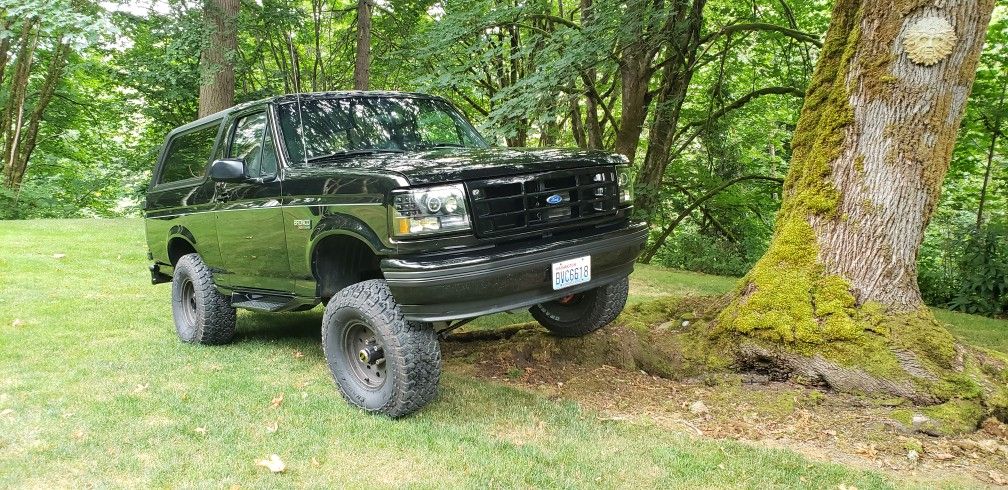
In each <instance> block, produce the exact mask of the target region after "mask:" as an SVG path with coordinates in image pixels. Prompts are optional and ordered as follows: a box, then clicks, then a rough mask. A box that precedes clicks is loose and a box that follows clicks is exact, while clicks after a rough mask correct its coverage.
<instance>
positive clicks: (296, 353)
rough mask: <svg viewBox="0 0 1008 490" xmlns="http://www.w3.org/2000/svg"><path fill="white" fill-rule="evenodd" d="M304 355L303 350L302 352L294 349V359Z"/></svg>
mask: <svg viewBox="0 0 1008 490" xmlns="http://www.w3.org/2000/svg"><path fill="white" fill-rule="evenodd" d="M302 357H304V353H303V352H301V351H299V350H296V351H294V359H301V358H302Z"/></svg>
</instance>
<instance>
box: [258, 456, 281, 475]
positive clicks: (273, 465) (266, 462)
mask: <svg viewBox="0 0 1008 490" xmlns="http://www.w3.org/2000/svg"><path fill="white" fill-rule="evenodd" d="M256 465H258V466H262V467H264V468H267V469H269V470H270V471H271V472H273V473H283V472H284V470H286V469H287V465H286V464H284V462H283V460H282V459H280V456H277V455H276V454H271V455H269V457H268V458H266V459H263V460H260V461H257V462H256Z"/></svg>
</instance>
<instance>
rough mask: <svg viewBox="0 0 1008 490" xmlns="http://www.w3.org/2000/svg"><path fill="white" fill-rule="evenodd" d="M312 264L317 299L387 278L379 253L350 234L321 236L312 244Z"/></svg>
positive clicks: (364, 239)
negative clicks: (362, 283) (359, 284)
mask: <svg viewBox="0 0 1008 490" xmlns="http://www.w3.org/2000/svg"><path fill="white" fill-rule="evenodd" d="M308 260H309V266H310V268H311V272H312V277H314V278H315V291H316V295H317V296H318V297H319V298H323V299H325V298H331V297H332V296H334V295H335V294H336V293H337V292H339V291H340V290H341V289H343V288H345V287H347V286H350V285H353V284H357V283H359V282H363V281H367V280H369V279H383V278H384V276H383V274H382V271H381V254H380V253H379V251H378V249H376V248H375V247H374V245H373V244H372V243H371V242H370V241H369V240H367V239H366V238H364V237H362V236H361V235H359V234H357V233H355V232H353V231H350V230H330V231H328V232H326V233H323V234H320V235H319V236H317V237H316V238H315V239H314V240H312V247H311V251H310V252H309V253H308Z"/></svg>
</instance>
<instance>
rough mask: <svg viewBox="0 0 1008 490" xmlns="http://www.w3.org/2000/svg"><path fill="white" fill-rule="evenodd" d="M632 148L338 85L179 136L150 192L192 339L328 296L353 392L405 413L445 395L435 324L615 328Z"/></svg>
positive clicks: (571, 331) (185, 331) (628, 228)
mask: <svg viewBox="0 0 1008 490" xmlns="http://www.w3.org/2000/svg"><path fill="white" fill-rule="evenodd" d="M625 163H626V160H625V159H623V158H621V157H617V156H613V155H609V154H606V153H601V152H594V151H574V150H517V149H507V148H492V147H490V145H488V144H487V142H486V141H485V140H484V139H483V138H482V137H481V136H480V134H479V133H478V132H477V131H476V130H475V129H474V128H473V127H472V125H471V124H470V123H469V122H468V121H467V120H466V119H465V117H463V115H462V114H461V113H460V112H459V111H458V110H457V109H455V108H454V107H453V106H452V105H451V104H450V103H448V102H447V101H446V100H444V99H441V98H438V97H432V96H427V95H421V94H403V93H387V92H331V93H315V94H297V95H285V96H280V97H275V98H271V99H268V100H263V101H259V102H252V103H247V104H243V105H240V106H237V107H234V108H232V109H229V110H227V111H224V112H220V113H217V114H214V115H211V116H208V117H205V118H203V119H200V120H198V121H195V122H193V123H191V124H188V125H185V126H183V127H180V128H178V129H175V130H174V131H172V132H171V133H170V134H169V135H168V137H167V140H166V141H165V144H164V147H163V148H162V150H161V154H160V156H159V158H158V163H157V167H156V168H155V170H154V173H153V179H152V182H151V184H150V187H149V189H148V192H147V199H146V202H145V216H146V220H145V223H146V231H147V244H148V247H149V258H150V260H151V261H152V264H151V266H150V272H151V278H152V281H153V282H154V283H155V284H157V283H165V282H171V284H172V314H173V316H174V320H175V328H176V330H177V331H178V335H179V337H180V338H181V339H182V340H183V341H185V342H193V343H201V344H223V343H227V342H228V341H230V340H231V339H232V338H233V337H234V336H235V309H236V308H244V309H248V310H255V311H270V312H279V311H301V310H306V309H310V308H313V307H315V306H316V305H318V304H319V303H324V304H325V305H326V306H325V314H324V316H323V320H322V344H323V345H322V347H323V350H324V353H325V358H326V361H327V363H328V365H329V368H330V370H331V371H332V374H333V377H334V378H335V380H336V384H337V385H338V386H339V389H340V391H341V392H342V394H343V395H344V397H345V398H346V399H347V400H348V401H349V402H350V403H352V404H354V405H357V406H359V407H361V408H363V409H365V410H367V411H371V412H378V413H382V414H386V415H388V416H392V417H397V416H402V415H406V414H409V413H411V412H414V411H416V410H417V409H419V408H420V407H422V406H424V405H425V404H427V403H428V402H430V401H431V400H432V399H433V398H434V395H435V392H436V389H437V383H438V379H439V377H440V372H441V365H440V362H441V354H440V348H439V346H438V334H439V333H445V332H447V331H449V330H451V329H454V328H456V327H458V326H460V325H461V324H462V323H464V322H466V321H468V320H469V319H472V318H475V317H478V316H481V315H487V314H490V313H496V312H501V311H510V310H517V309H529V310H530V311H531V313H532V316H533V317H534V318H535V319H536V320H537V321H538V322H539V323H541V324H542V325H543V326H544V327H546V328H547V329H549V330H550V331H551V332H553V333H554V334H556V335H559V336H580V335H585V334H587V333H589V332H592V331H594V330H597V329H599V328H601V327H602V326H604V325H606V324H608V323H610V322H611V321H612V320H614V319H615V318H616V316H617V315H618V314H619V313H620V311H622V309H623V307H624V305H625V303H626V298H627V287H628V285H627V276H628V275H629V274H630V272H632V270H633V264H634V260H635V259H636V257H637V255H638V253H639V252H640V251H641V248H642V247H643V244H644V240H645V235H646V228H645V226H644V225H643V224H640V223H636V222H633V221H632V220H631V217H630V211H631V200H632V196H631V192H630V187H629V185H628V176H627V173H626V172H627V167H626V166H625Z"/></svg>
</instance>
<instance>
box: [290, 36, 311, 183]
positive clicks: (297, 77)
mask: <svg viewBox="0 0 1008 490" xmlns="http://www.w3.org/2000/svg"><path fill="white" fill-rule="evenodd" d="M287 47H288V48H290V55H291V69H292V70H293V71H294V100H295V103H296V104H297V113H298V133H300V134H301V158H302V159H303V161H304V166H305V167H307V166H308V144H307V143H306V142H305V135H304V118H303V117H302V116H301V73H300V71H301V70H300V67H299V65H298V63H297V59H296V58H295V57H294V36H293V35H292V34H291V32H290V31H287Z"/></svg>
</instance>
